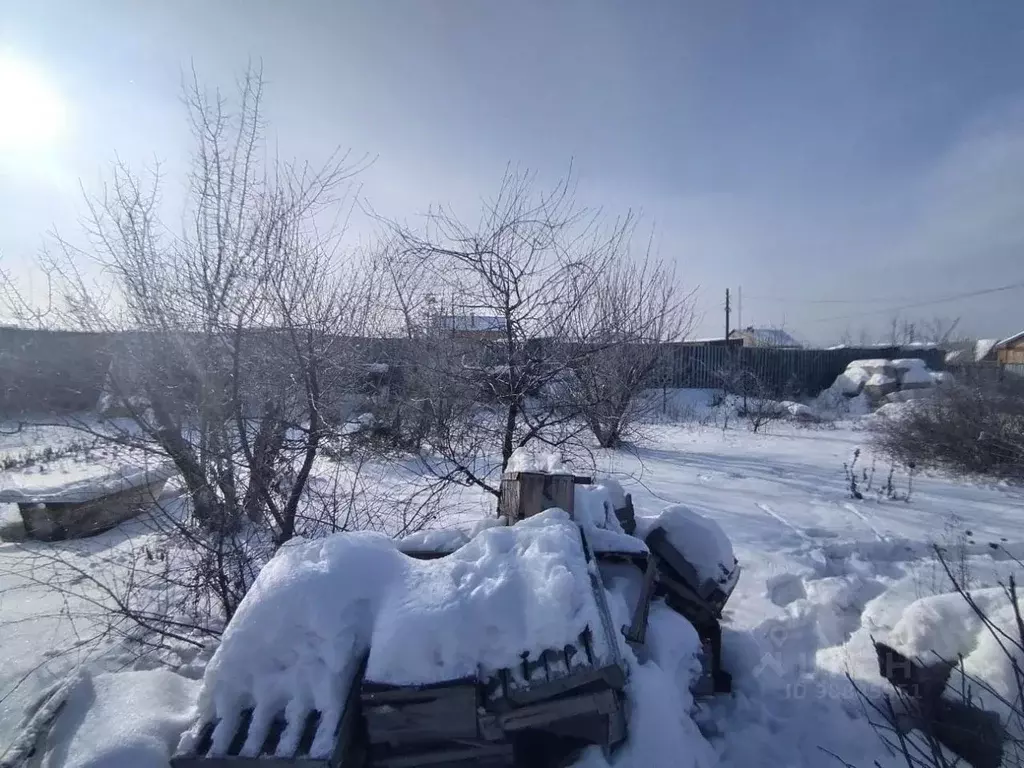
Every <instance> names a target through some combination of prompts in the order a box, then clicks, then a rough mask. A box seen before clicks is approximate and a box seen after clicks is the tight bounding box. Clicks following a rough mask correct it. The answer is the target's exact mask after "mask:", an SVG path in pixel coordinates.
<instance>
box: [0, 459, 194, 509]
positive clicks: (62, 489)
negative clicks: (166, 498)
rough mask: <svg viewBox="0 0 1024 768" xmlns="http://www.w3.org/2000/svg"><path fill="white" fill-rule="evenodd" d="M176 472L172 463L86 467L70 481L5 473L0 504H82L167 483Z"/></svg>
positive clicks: (35, 474) (61, 477)
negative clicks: (154, 484) (162, 482)
mask: <svg viewBox="0 0 1024 768" xmlns="http://www.w3.org/2000/svg"><path fill="white" fill-rule="evenodd" d="M174 472H175V469H174V465H173V464H170V463H154V464H151V465H140V464H121V465H119V466H117V467H115V468H113V469H111V468H110V467H105V466H103V465H96V464H93V465H84V466H83V472H82V473H81V474H80V475H79V476H77V477H75V476H72V477H71V478H68V477H66V476H65V475H62V474H56V473H46V474H43V473H39V472H10V473H7V472H5V473H4V474H3V475H2V476H0V477H2V479H3V482H4V487H3V488H0V503H8V504H49V503H60V504H82V503H84V502H87V501H93V500H95V499H98V498H101V497H103V496H109V495H111V494H114V493H121V492H123V491H128V490H132V489H135V488H142V487H145V486H147V485H151V484H153V483H157V482H161V481H166V480H167V479H169V478H170V477H171V476H172V475H173V474H174Z"/></svg>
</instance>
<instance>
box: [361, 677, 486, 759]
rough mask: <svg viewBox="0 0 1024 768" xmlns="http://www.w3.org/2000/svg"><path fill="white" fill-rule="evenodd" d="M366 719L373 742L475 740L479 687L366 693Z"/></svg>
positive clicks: (362, 697) (362, 698)
mask: <svg viewBox="0 0 1024 768" xmlns="http://www.w3.org/2000/svg"><path fill="white" fill-rule="evenodd" d="M361 701H362V711H363V720H364V722H365V723H366V730H367V735H368V737H369V740H370V742H371V743H372V744H378V743H388V744H402V743H410V742H417V741H423V742H431V741H447V740H454V739H474V738H476V737H477V735H478V729H477V719H476V714H477V687H476V681H475V680H474V682H473V684H471V685H467V684H458V685H452V686H445V687H431V688H429V689H425V688H422V689H401V688H400V689H392V690H388V691H378V692H373V691H368V692H365V693H363V694H362V696H361Z"/></svg>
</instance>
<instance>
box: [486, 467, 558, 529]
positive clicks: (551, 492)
mask: <svg viewBox="0 0 1024 768" xmlns="http://www.w3.org/2000/svg"><path fill="white" fill-rule="evenodd" d="M575 487H576V478H575V477H573V476H572V475H568V474H566V475H549V474H547V473H545V472H506V473H505V474H504V475H502V477H501V496H500V498H499V499H498V514H499V515H504V516H505V517H506V518H507V519H508V522H509V525H514V524H515V523H517V522H519V521H520V520H525V519H526V518H528V517H533V516H534V515H537V514H540V513H541V512H543V511H544V510H546V509H551V508H552V507H558V508H559V509H564V510H565V511H566V512H568V513H569V516H570V517H571V516H572V514H573V511H574V510H575V503H574V501H575V498H576V495H575Z"/></svg>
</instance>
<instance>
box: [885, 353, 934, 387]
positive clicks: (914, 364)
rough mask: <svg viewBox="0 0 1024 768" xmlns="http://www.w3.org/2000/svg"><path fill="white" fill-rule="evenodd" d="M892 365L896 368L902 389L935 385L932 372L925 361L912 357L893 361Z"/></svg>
mask: <svg viewBox="0 0 1024 768" xmlns="http://www.w3.org/2000/svg"><path fill="white" fill-rule="evenodd" d="M892 364H893V366H894V367H895V368H896V371H897V378H898V379H899V382H900V386H901V387H930V386H932V385H933V384H934V382H933V381H932V372H931V371H930V370H928V366H927V365H926V364H925V362H924V360H919V359H918V358H916V357H910V358H906V359H902V360H893V361H892Z"/></svg>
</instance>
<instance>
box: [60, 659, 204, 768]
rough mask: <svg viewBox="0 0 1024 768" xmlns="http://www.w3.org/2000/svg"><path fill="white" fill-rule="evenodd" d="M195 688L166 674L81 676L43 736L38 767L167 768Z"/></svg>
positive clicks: (191, 705) (188, 681)
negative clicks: (44, 744) (44, 737)
mask: <svg viewBox="0 0 1024 768" xmlns="http://www.w3.org/2000/svg"><path fill="white" fill-rule="evenodd" d="M198 688H199V683H198V682H195V681H192V680H187V679H185V678H184V677H181V676H179V675H176V674H174V673H173V672H168V671H166V670H154V671H149V672H119V673H116V674H98V675H95V676H91V675H88V674H85V673H83V675H82V677H81V678H80V679H79V681H78V682H77V684H76V685H75V686H74V688H73V690H72V691H71V692H70V695H69V696H68V698H67V701H66V703H65V705H64V709H63V711H62V712H61V714H60V717H59V718H58V719H57V721H56V723H55V724H54V727H53V730H52V731H51V732H50V734H49V737H48V739H47V746H46V750H45V753H44V755H43V759H42V763H41V765H42V768H95V767H96V766H103V768H167V764H168V762H169V760H170V756H171V753H172V752H173V748H174V745H175V742H176V741H177V740H178V737H179V735H180V734H181V732H182V731H183V730H184V729H185V728H186V727H187V726H188V724H189V720H190V718H191V717H192V714H193V712H192V707H193V703H194V702H195V698H196V693H197V692H198Z"/></svg>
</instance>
